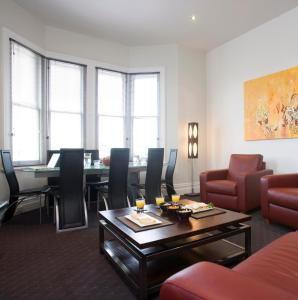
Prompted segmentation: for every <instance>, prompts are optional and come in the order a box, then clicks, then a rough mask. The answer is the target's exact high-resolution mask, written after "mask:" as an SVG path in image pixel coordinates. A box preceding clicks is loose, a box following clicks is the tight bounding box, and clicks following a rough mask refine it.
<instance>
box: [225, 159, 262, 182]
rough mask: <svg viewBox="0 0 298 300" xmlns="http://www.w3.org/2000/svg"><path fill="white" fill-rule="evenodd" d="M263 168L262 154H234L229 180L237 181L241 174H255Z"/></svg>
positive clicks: (231, 160)
mask: <svg viewBox="0 0 298 300" xmlns="http://www.w3.org/2000/svg"><path fill="white" fill-rule="evenodd" d="M262 168H263V156H262V155H261V154H232V155H231V159H230V165H229V175H228V178H229V179H232V180H235V179H236V178H237V176H238V175H239V174H241V173H242V174H243V173H247V174H248V173H253V172H256V171H259V170H261V169H262Z"/></svg>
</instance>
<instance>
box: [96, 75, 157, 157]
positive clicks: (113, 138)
mask: <svg viewBox="0 0 298 300" xmlns="http://www.w3.org/2000/svg"><path fill="white" fill-rule="evenodd" d="M97 74H98V78H97V96H98V99H97V108H98V111H97V113H98V118H97V124H98V128H97V134H98V137H97V138H98V147H99V153H100V156H101V157H103V156H106V155H109V153H110V149H111V148H113V147H129V148H131V156H133V155H138V156H139V157H147V153H148V148H154V147H158V146H159V143H158V133H159V73H153V74H151V73H150V74H149V73H148V74H124V73H120V72H114V71H107V70H103V69H98V70H97ZM127 83H128V84H127Z"/></svg>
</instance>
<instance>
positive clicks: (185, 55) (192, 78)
mask: <svg viewBox="0 0 298 300" xmlns="http://www.w3.org/2000/svg"><path fill="white" fill-rule="evenodd" d="M205 59H206V56H205V53H204V52H203V51H201V50H195V49H189V48H186V47H181V46H180V47H179V48H178V89H179V90H178V147H179V160H178V163H177V173H176V179H177V182H179V183H184V187H185V191H184V192H189V183H190V182H191V172H192V164H193V182H194V189H195V191H199V180H198V179H199V178H198V174H199V173H200V172H202V171H204V170H205V169H206V118H205V117H206V99H205V88H206V84H205V77H206V76H205ZM189 122H198V123H199V134H198V137H199V145H198V156H199V157H198V159H194V160H191V159H188V158H187V152H188V151H187V123H189Z"/></svg>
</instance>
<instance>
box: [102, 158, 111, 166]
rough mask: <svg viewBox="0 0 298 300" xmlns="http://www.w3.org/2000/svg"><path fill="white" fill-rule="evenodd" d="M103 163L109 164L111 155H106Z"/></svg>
mask: <svg viewBox="0 0 298 300" xmlns="http://www.w3.org/2000/svg"><path fill="white" fill-rule="evenodd" d="M102 163H103V165H104V166H109V165H110V156H105V157H104V158H103V159H102Z"/></svg>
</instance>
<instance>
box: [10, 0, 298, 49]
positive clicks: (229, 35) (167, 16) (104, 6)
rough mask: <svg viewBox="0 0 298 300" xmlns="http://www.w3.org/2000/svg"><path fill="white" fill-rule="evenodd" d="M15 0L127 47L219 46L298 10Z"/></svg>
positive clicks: (155, 1)
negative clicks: (171, 45)
mask: <svg viewBox="0 0 298 300" xmlns="http://www.w3.org/2000/svg"><path fill="white" fill-rule="evenodd" d="M14 1H15V2H16V3H18V4H19V5H20V6H22V7H23V8H25V9H27V10H29V11H30V12H31V13H33V14H34V15H37V16H38V17H39V18H40V19H42V21H43V22H44V23H45V24H46V25H49V26H54V27H58V28H62V29H66V30H70V31H75V32H79V33H83V34H87V35H92V36H96V37H99V38H103V39H107V40H113V41H117V42H120V43H123V44H125V45H129V46H139V45H154V44H176V43H177V44H182V45H187V46H191V47H196V48H202V49H211V48H214V47H216V46H219V45H221V44H223V43H225V42H227V41H229V40H231V39H233V38H235V37H237V36H239V35H241V34H243V33H245V32H247V31H249V30H251V29H253V28H255V27H257V26H259V25H261V24H263V23H265V22H267V21H269V20H271V19H273V18H275V17H277V16H279V15H280V14H282V13H284V12H286V11H288V10H290V9H292V8H294V7H296V6H297V5H298V0H14ZM191 15H196V16H197V21H196V22H192V21H191Z"/></svg>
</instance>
